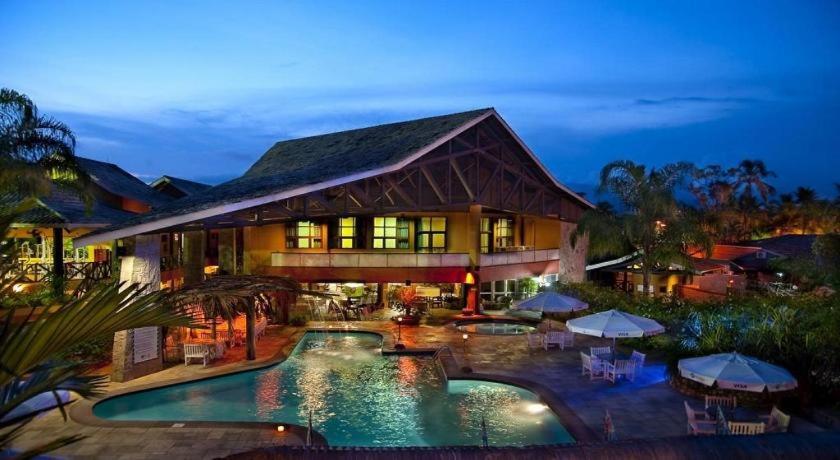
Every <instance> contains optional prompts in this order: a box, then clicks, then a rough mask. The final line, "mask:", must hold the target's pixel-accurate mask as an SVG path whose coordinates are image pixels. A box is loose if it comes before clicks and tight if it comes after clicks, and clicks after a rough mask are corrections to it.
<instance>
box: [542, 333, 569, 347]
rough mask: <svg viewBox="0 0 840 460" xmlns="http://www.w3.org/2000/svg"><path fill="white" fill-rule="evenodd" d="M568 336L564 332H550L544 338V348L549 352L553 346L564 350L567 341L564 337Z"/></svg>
mask: <svg viewBox="0 0 840 460" xmlns="http://www.w3.org/2000/svg"><path fill="white" fill-rule="evenodd" d="M564 335H566V334H565V333H564V332H559V331H549V332H546V333H545V337H543V348H545V349H546V350H548V348H549V347H551V346H556V347H557V348H559V349H561V350H563V348H564V346H565V340H564V338H563V336H564Z"/></svg>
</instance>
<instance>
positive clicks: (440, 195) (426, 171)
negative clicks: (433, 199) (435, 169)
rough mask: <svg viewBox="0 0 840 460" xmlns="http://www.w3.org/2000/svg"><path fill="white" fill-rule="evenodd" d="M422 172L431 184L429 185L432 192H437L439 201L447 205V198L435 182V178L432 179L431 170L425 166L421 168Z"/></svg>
mask: <svg viewBox="0 0 840 460" xmlns="http://www.w3.org/2000/svg"><path fill="white" fill-rule="evenodd" d="M420 172H422V173H423V176H425V177H426V180H427V181H428V182H429V185H431V186H432V191H434V192H435V195H437V197H438V200H440V202H441V204H443V203H446V196H444V194H443V190H441V189H440V187H439V186H438V184H437V181H435V178H434V177H432V173H431V172H429V169H428V168H426V167H425V166H421V167H420Z"/></svg>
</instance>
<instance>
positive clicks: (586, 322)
mask: <svg viewBox="0 0 840 460" xmlns="http://www.w3.org/2000/svg"><path fill="white" fill-rule="evenodd" d="M566 329H568V330H570V331H572V332H576V333H578V334H586V335H593V336H595V337H605V338H611V339H613V341H614V340H615V339H616V338H622V337H646V336H650V335H656V334H661V333H663V332H665V326H663V325H661V324H659V323H657V322H656V321H654V320H652V319H650V318H644V317H642V316H636V315H631V314H630V313H624V312H623V311H618V310H607V311H602V312H599V313H593V314H591V315H586V316H582V317H580V318H575V319H570V320H568V321H566Z"/></svg>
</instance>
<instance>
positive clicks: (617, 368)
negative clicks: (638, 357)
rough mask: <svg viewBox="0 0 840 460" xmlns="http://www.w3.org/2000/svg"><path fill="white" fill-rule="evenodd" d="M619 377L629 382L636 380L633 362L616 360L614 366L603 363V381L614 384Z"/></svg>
mask: <svg viewBox="0 0 840 460" xmlns="http://www.w3.org/2000/svg"><path fill="white" fill-rule="evenodd" d="M621 376H624V378H625V379H627V380H629V381H631V382H632V381H634V380H635V379H636V365H635V363H634V362H633V361H630V360H627V359H618V360H616V361H615V364H612V363H604V380H609V381H610V382H612V383H615V381H616V380H618V378H619V377H621Z"/></svg>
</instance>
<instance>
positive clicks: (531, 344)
mask: <svg viewBox="0 0 840 460" xmlns="http://www.w3.org/2000/svg"><path fill="white" fill-rule="evenodd" d="M525 337H526V338H527V339H528V349H529V350H533V349H534V348H541V347H542V346H543V345H542V335H541V334H532V333H530V332H526V333H525Z"/></svg>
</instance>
